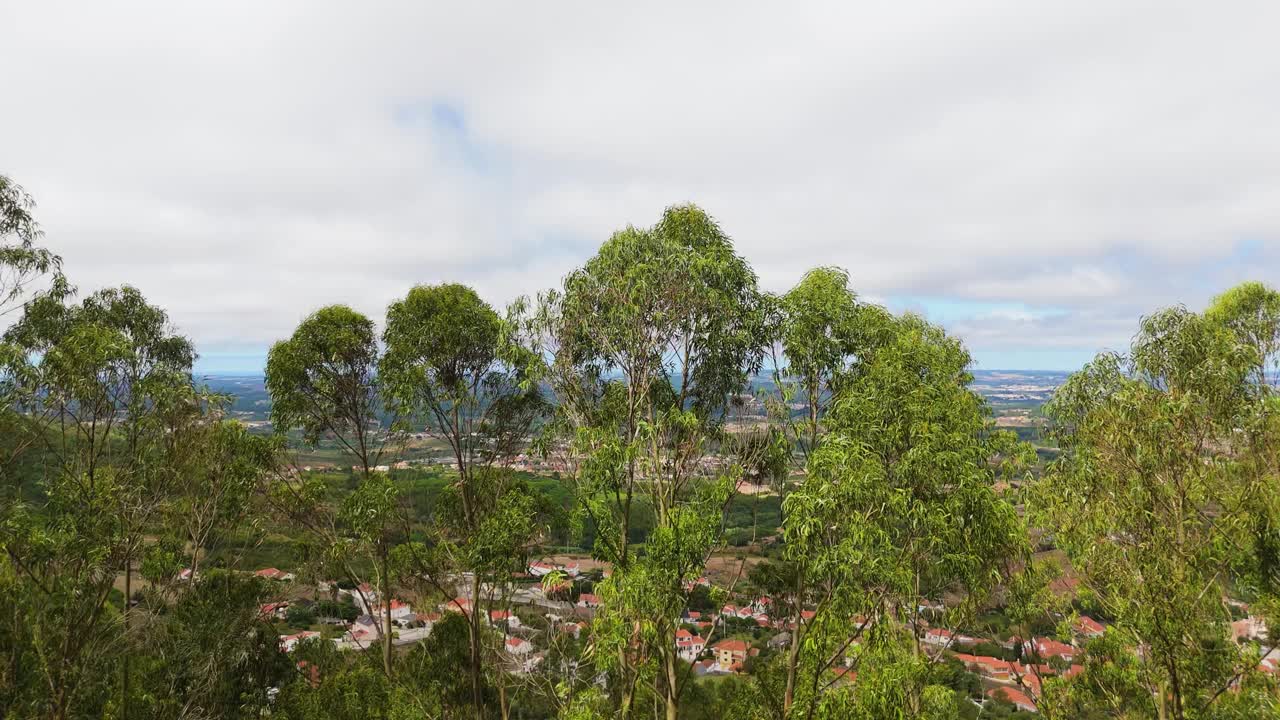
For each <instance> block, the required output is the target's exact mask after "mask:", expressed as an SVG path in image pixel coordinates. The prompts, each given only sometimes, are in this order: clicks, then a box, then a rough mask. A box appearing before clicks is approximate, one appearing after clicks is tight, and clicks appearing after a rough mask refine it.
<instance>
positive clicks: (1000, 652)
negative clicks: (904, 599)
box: [178, 560, 1280, 713]
mask: <svg viewBox="0 0 1280 720" xmlns="http://www.w3.org/2000/svg"><path fill="white" fill-rule="evenodd" d="M254 575H256V576H257V577H260V578H263V579H264V580H267V581H271V582H272V583H276V584H278V586H279V595H280V596H281V597H282V598H286V599H281V600H278V601H274V602H270V603H267V604H264V605H262V606H261V608H260V610H261V614H262V616H264V618H266V619H268V620H271V621H273V622H275V623H277V624H278V625H280V626H282V627H283V626H285V625H290V624H294V622H296V620H297V618H298V617H302V618H303V619H304V621H305V620H307V619H311V620H313V623H314V624H315V625H319V626H323V629H320V630H317V629H305V630H299V631H297V632H284V633H282V634H281V635H280V636H279V643H280V648H281V650H282V651H283V652H286V653H292V652H294V651H296V650H297V649H299V647H300V646H301V645H302V643H306V642H330V643H332V644H333V646H334V647H335V648H337V649H338V650H341V651H353V652H359V651H364V650H368V649H370V648H374V649H376V648H377V647H379V645H380V643H381V641H382V639H383V637H384V633H385V632H390V633H391V635H392V644H393V646H395V647H405V646H409V645H412V644H414V643H418V642H421V641H423V640H425V639H426V638H427V637H428V636H429V635H430V634H431V632H432V628H433V627H434V626H435V624H436V623H438V622H439V621H440V620H441V619H442V618H444V617H445V614H446V613H460V614H462V615H464V616H465V617H467V618H468V619H470V618H471V617H472V613H475V612H477V611H479V612H481V613H482V620H481V623H482V624H483V625H484V626H485V627H488V628H490V629H491V630H492V631H493V632H494V633H496V634H498V635H499V636H500V638H501V648H502V650H501V653H502V655H503V658H504V664H505V669H506V671H507V672H510V673H514V674H518V675H519V674H528V673H533V672H536V671H537V670H538V669H539V668H540V667H541V666H542V664H543V663H544V661H545V660H546V658H547V655H548V648H549V646H550V645H551V644H552V642H553V641H554V639H555V638H557V637H570V638H573V639H574V640H580V639H583V638H584V637H585V636H586V633H587V632H588V630H589V627H590V625H591V623H592V620H593V618H594V616H595V614H596V612H597V609H598V608H599V607H600V599H599V598H598V597H597V596H596V595H595V594H593V593H591V592H587V591H585V590H584V589H590V588H591V587H592V585H593V584H594V582H598V581H599V580H601V579H603V578H605V577H608V575H609V569H608V568H607V567H602V566H598V565H597V566H595V567H592V568H590V569H588V570H584V568H583V567H582V566H581V565H580V564H579V563H577V562H568V563H557V562H551V561H544V560H537V561H533V562H530V563H529V565H528V567H527V572H526V573H523V574H521V575H520V576H519V577H517V578H513V580H515V581H518V582H512V583H510V584H506V585H505V586H503V587H498V586H492V585H487V584H482V585H481V595H480V597H479V598H472V597H469V596H467V594H466V593H465V592H464V593H461V594H459V595H458V596H456V597H453V598H449V599H444V600H441V601H438V602H433V603H429V604H423V605H421V606H417V607H415V606H414V605H413V604H411V602H410V601H408V600H406V599H401V598H395V597H393V598H391V599H390V601H389V602H390V618H391V625H392V627H391V628H389V629H388V628H385V627H384V618H385V617H386V609H387V608H386V607H385V606H384V605H383V602H384V599H383V598H382V597H381V595H380V593H379V592H378V591H377V589H376V588H374V587H373V586H371V585H370V584H368V583H361V584H358V585H353V584H349V583H338V582H333V581H320V582H318V583H316V585H315V586H314V588H306V587H303V586H302V585H301V584H300V583H297V578H296V577H295V575H294V574H293V573H290V572H286V571H283V570H280V569H277V568H264V569H261V570H258V571H256V572H255V573H254ZM192 578H193V574H192V573H191V571H190V570H183V571H182V573H180V575H179V577H178V580H179V581H190V580H191V579H192ZM456 580H457V581H458V582H457V585H458V586H459V587H463V588H465V587H470V586H471V581H472V578H471V577H470V576H469V575H468V576H463V577H459V578H456ZM711 587H712V584H711V582H710V580H708V578H707V577H705V576H703V577H699V578H697V579H696V580H693V581H689V582H686V583H685V584H684V589H685V591H686V593H687V594H688V595H690V597H693V596H697V595H701V596H702V597H704V598H705V597H707V596H708V593H707V592H705V591H708V590H710V589H711ZM308 590H310V593H309V594H310V595H311V596H312V597H311V598H307V597H306V595H307V594H308V592H307V591H308ZM318 598H323V599H318ZM1226 602H1227V604H1228V605H1229V606H1230V607H1231V608H1232V610H1233V611H1234V612H1235V614H1237V615H1240V616H1241V618H1240V619H1239V620H1236V621H1235V622H1233V623H1232V625H1231V629H1232V634H1233V637H1234V639H1235V641H1236V642H1238V643H1242V644H1245V643H1254V644H1257V646H1258V647H1259V648H1261V653H1260V654H1261V660H1260V662H1259V669H1260V670H1262V671H1263V672H1265V673H1268V674H1270V675H1273V676H1277V677H1280V650H1277V649H1276V648H1275V647H1274V645H1268V646H1266V647H1265V648H1264V647H1263V646H1262V643H1263V642H1265V641H1267V638H1268V635H1267V626H1266V624H1265V623H1264V622H1263V621H1262V620H1261V619H1260V618H1257V617H1254V616H1253V615H1250V614H1249V612H1248V611H1249V607H1248V605H1247V604H1245V603H1241V602H1238V601H1234V600H1227V601H1226ZM774 605H775V603H774V601H773V599H772V598H770V597H768V596H763V595H761V596H755V597H742V598H739V599H737V600H736V601H735V602H733V603H725V604H723V605H722V606H721V607H719V608H717V609H702V610H695V609H692V608H686V609H685V610H684V611H683V612H682V613H681V615H680V617H678V618H676V621H677V625H678V630H677V631H676V633H675V638H674V642H675V649H676V651H677V654H678V655H679V657H680V658H681V659H682V660H684V661H685V662H687V663H689V664H690V666H691V670H692V672H693V673H694V674H695V675H696V676H700V677H702V676H706V677H714V676H723V675H733V674H745V673H748V672H749V669H750V667H749V664H750V662H751V660H752V659H753V658H755V657H757V656H758V655H760V653H761V652H762V651H780V650H783V649H785V648H786V647H787V646H788V645H789V644H790V642H791V637H792V634H793V633H794V632H795V630H796V627H795V623H794V620H792V619H788V618H780V617H775V616H774V615H772V614H771V610H772V609H773V607H774ZM916 609H917V610H918V617H920V618H922V619H921V621H920V627H919V631H918V633H916V638H915V639H916V641H917V647H918V648H919V649H920V651H921V652H923V653H925V654H926V655H927V657H929V658H930V659H931V660H935V661H946V660H954V661H956V662H958V663H960V665H962V666H963V668H964V670H965V671H967V672H969V673H972V674H973V675H974V676H976V677H977V678H978V681H979V683H980V686H981V690H982V698H978V697H971V698H970V700H971V701H972V702H974V703H975V704H978V705H981V704H982V702H983V701H984V700H985V699H999V700H1001V701H1005V702H1008V703H1010V704H1012V705H1013V706H1014V707H1015V708H1017V709H1018V710H1021V711H1025V712H1032V713H1034V712H1036V708H1037V700H1038V698H1039V696H1040V695H1041V692H1042V686H1043V682H1044V680H1045V679H1047V678H1051V677H1074V676H1076V675H1078V674H1080V673H1081V672H1083V670H1084V667H1083V665H1082V664H1081V662H1082V661H1083V658H1084V655H1085V647H1086V645H1087V644H1088V643H1089V642H1090V641H1091V640H1094V639H1097V638H1101V637H1102V636H1103V635H1104V634H1105V633H1106V632H1107V625H1106V624H1104V623H1102V622H1100V621H1098V620H1096V619H1094V618H1092V617H1090V616H1088V615H1083V614H1076V615H1074V616H1071V617H1064V618H1063V622H1064V625H1065V626H1068V627H1069V633H1068V634H1067V636H1065V637H1063V638H1062V639H1057V638H1053V637H1046V636H1036V637H1029V638H1025V639H1024V638H1022V637H1019V636H1017V635H1009V636H1007V637H989V636H981V635H977V634H967V633H964V632H960V631H958V630H953V629H949V628H947V627H944V626H943V625H942V624H941V623H939V624H937V625H934V624H932V623H931V622H930V621H929V620H928V618H933V619H937V620H941V619H942V618H943V617H944V615H945V613H946V610H947V608H946V606H944V605H943V604H942V603H940V602H937V601H933V600H927V599H921V600H920V604H919V607H918V608H916ZM814 612H815V611H814V609H813V608H808V609H802V610H801V611H800V612H799V618H800V622H801V623H807V622H809V621H810V620H812V619H813V618H814ZM866 625H867V618H865V617H861V616H859V617H854V618H851V624H850V627H851V628H859V627H865V626H866ZM859 645H860V642H859V639H858V638H856V637H855V639H854V640H853V641H852V642H851V643H850V644H849V646H848V650H847V653H846V657H845V662H844V664H843V665H840V666H837V667H833V668H832V669H831V671H830V672H831V675H832V678H831V682H832V683H847V682H852V681H854V680H856V678H857V672H856V669H854V666H855V662H856V655H857V652H858V649H859ZM1138 652H1141V651H1140V650H1139V651H1138ZM302 664H305V663H302ZM599 682H603V677H602V678H600V679H599Z"/></svg>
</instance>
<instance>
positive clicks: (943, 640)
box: [920, 628, 955, 647]
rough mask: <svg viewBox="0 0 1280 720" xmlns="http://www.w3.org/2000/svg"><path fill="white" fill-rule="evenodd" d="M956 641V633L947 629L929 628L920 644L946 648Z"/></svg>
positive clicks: (921, 638)
mask: <svg viewBox="0 0 1280 720" xmlns="http://www.w3.org/2000/svg"><path fill="white" fill-rule="evenodd" d="M954 639H955V633H953V632H951V631H950V630H948V629H946V628H929V629H928V630H925V631H924V635H922V636H921V637H920V642H922V643H924V644H925V645H933V646H935V647H946V646H948V645H950V644H951V643H952V641H953V640H954Z"/></svg>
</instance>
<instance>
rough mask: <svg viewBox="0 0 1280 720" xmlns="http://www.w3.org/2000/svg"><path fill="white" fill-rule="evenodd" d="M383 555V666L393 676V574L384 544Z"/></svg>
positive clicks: (389, 675)
mask: <svg viewBox="0 0 1280 720" xmlns="http://www.w3.org/2000/svg"><path fill="white" fill-rule="evenodd" d="M381 555H382V557H381V558H380V559H381V560H382V618H383V628H382V629H383V633H382V667H383V669H384V670H386V672H387V677H391V575H390V573H389V572H388V570H389V568H388V562H387V549H386V547H385V546H384V547H383V548H382V552H381Z"/></svg>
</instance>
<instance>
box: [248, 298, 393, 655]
mask: <svg viewBox="0 0 1280 720" xmlns="http://www.w3.org/2000/svg"><path fill="white" fill-rule="evenodd" d="M378 360H379V350H378V338H377V334H376V333H375V331H374V327H373V322H372V321H371V320H369V318H367V317H365V316H364V315H361V314H360V313H358V312H356V311H355V310H352V309H351V308H349V307H346V306H344V305H330V306H328V307H324V308H321V309H319V310H317V311H316V312H314V313H312V314H311V315H310V316H308V317H307V318H306V319H304V320H303V321H302V322H301V323H299V325H298V327H297V328H296V329H295V330H294V331H293V335H291V336H290V337H289V339H287V340H281V341H279V342H277V343H276V344H274V345H272V346H271V350H270V352H269V353H268V355H267V368H266V386H267V392H268V393H269V394H270V395H271V424H272V426H273V427H274V428H275V432H276V433H277V434H281V435H283V434H285V433H288V432H289V431H291V430H293V429H294V428H300V429H301V431H302V439H303V442H304V443H306V444H308V445H311V446H315V445H316V444H318V443H319V442H320V440H321V439H322V438H328V439H332V440H333V441H334V442H336V443H337V444H338V445H339V447H341V448H342V449H343V450H344V451H345V452H346V453H347V454H349V455H350V456H352V457H354V458H355V459H356V461H357V463H358V465H356V469H357V471H358V472H359V474H360V485H359V487H358V488H357V489H356V491H355V492H354V493H352V494H351V495H350V496H349V497H348V498H347V499H346V500H345V501H344V503H343V505H342V507H341V508H340V510H339V512H337V513H336V514H335V513H332V512H329V511H328V509H327V508H326V507H324V504H323V502H322V501H321V500H320V495H321V491H320V489H319V488H318V487H316V485H315V481H310V482H308V481H305V480H302V479H300V478H298V477H296V475H293V474H291V475H290V476H288V477H285V478H282V482H281V483H279V484H277V485H276V487H275V488H274V490H273V496H274V498H275V500H276V502H277V503H278V504H279V505H280V506H281V507H283V508H285V509H286V510H287V511H288V512H289V514H290V515H292V516H293V517H294V519H295V520H298V521H299V522H301V523H302V524H303V525H305V526H307V527H308V528H310V529H311V530H313V531H315V532H316V533H317V534H318V535H319V536H320V538H321V539H322V541H323V542H325V543H327V545H328V548H327V549H328V553H327V555H328V556H329V557H330V558H331V559H333V560H334V561H335V562H336V563H337V564H339V565H341V566H343V567H344V568H345V570H346V572H347V573H348V574H350V575H352V576H355V575H356V573H355V572H354V570H353V569H352V565H351V564H350V562H349V561H348V560H347V559H346V558H345V555H346V549H347V547H348V545H349V544H350V543H351V542H352V541H355V542H357V543H358V544H359V545H360V546H363V547H365V548H367V549H368V550H369V552H370V554H371V556H372V559H373V561H374V564H375V567H376V568H377V575H378V580H379V594H380V595H381V606H382V610H383V617H382V623H383V631H382V638H381V644H382V661H383V669H384V670H385V672H386V673H387V674H388V675H390V674H391V639H392V638H391V590H392V588H391V575H392V573H391V567H390V558H391V551H392V548H393V546H394V544H395V543H394V532H395V530H396V527H397V523H396V514H397V511H398V510H399V502H398V499H397V497H398V493H397V491H396V488H395V485H394V483H392V481H391V479H390V478H389V477H388V476H387V474H386V473H375V472H374V468H375V467H377V465H378V464H379V461H380V460H381V458H382V456H383V452H384V450H385V449H386V446H387V442H388V439H389V438H390V435H389V434H388V433H387V432H384V431H382V430H380V428H379V413H378V410H379V407H380V403H381V399H380V397H379V394H378V389H379V388H378V378H377V372H376V371H377V367H378Z"/></svg>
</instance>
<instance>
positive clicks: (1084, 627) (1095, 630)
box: [1071, 615, 1107, 638]
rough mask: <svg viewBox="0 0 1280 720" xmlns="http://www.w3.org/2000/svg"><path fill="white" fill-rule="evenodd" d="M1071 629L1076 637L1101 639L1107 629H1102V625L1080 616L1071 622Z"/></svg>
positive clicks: (1085, 616) (1086, 616) (1087, 617)
mask: <svg viewBox="0 0 1280 720" xmlns="http://www.w3.org/2000/svg"><path fill="white" fill-rule="evenodd" d="M1071 629H1072V631H1074V632H1075V634H1076V635H1077V636H1079V637H1083V638H1096V637H1102V634H1103V633H1105V632H1106V631H1107V629H1106V628H1105V627H1103V625H1102V623H1100V622H1098V621H1097V620H1094V619H1093V618H1091V617H1089V616H1088V615H1081V616H1080V617H1077V618H1076V619H1075V620H1074V621H1072V623H1071Z"/></svg>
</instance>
